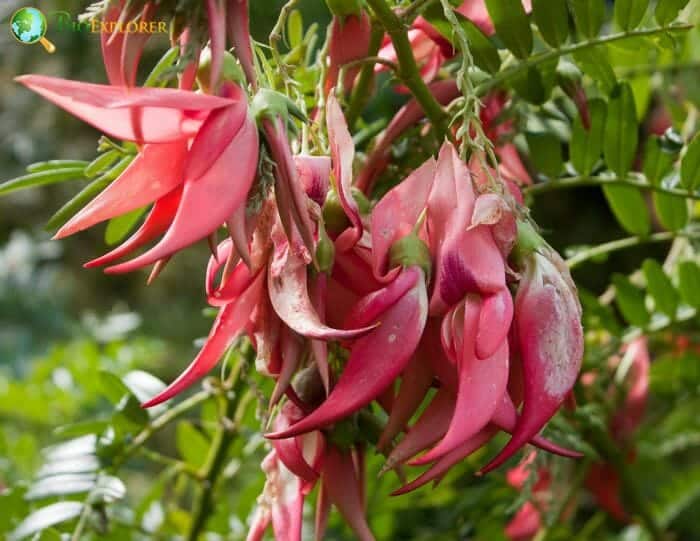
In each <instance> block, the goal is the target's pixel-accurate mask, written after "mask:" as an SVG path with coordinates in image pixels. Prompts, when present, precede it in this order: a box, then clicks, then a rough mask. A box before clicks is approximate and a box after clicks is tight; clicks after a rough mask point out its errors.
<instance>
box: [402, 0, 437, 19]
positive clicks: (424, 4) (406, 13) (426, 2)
mask: <svg viewBox="0 0 700 541" xmlns="http://www.w3.org/2000/svg"><path fill="white" fill-rule="evenodd" d="M436 1H437V0H416V1H415V2H413V4H411V5H410V6H408V7H407V8H406V9H404V10H403V11H402V12H401V18H402V19H403V20H404V21H405V22H407V23H411V22H412V21H413V19H415V18H416V17H417V16H418V15H420V14H421V12H422V11H423V10H425V9H427V8H428V6H430V4H432V3H433V2H436Z"/></svg>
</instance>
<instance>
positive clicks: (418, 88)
mask: <svg viewBox="0 0 700 541" xmlns="http://www.w3.org/2000/svg"><path fill="white" fill-rule="evenodd" d="M367 4H368V5H369V6H370V7H371V8H372V11H374V14H375V16H376V17H377V19H378V20H379V22H380V23H381V25H382V26H383V27H384V30H386V31H387V33H388V34H389V37H390V38H391V42H392V43H393V44H394V50H395V51H396V57H397V59H398V65H399V66H398V67H399V69H398V71H397V72H396V75H397V77H398V78H399V79H400V80H401V82H403V84H404V85H406V87H407V88H408V89H409V90H410V91H411V94H413V97H415V98H416V100H417V101H418V103H419V104H420V105H421V107H422V108H423V112H424V113H425V116H426V117H428V119H429V120H430V122H431V123H432V125H433V129H434V130H435V133H436V134H437V137H438V140H440V141H442V139H444V138H445V137H450V133H449V130H448V127H449V117H448V115H447V113H446V112H445V111H444V110H443V108H442V106H441V105H440V104H439V103H438V102H437V100H436V99H435V97H434V96H433V95H432V93H431V92H430V89H429V88H428V86H427V85H426V84H425V82H424V81H423V79H422V78H421V76H420V70H419V69H418V65H417V64H416V60H415V58H414V57H413V50H412V49H411V43H410V42H409V41H408V34H407V33H406V27H405V25H404V23H403V21H402V20H401V19H400V18H399V16H398V15H397V14H396V13H394V12H393V11H392V9H391V8H390V7H389V6H388V4H387V3H386V2H385V1H384V0H367ZM450 138H451V137H450Z"/></svg>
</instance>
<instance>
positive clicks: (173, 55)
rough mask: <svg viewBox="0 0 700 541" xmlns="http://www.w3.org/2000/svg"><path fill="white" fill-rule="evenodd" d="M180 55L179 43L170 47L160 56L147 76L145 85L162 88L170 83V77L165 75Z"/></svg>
mask: <svg viewBox="0 0 700 541" xmlns="http://www.w3.org/2000/svg"><path fill="white" fill-rule="evenodd" d="M179 55H180V47H178V46H177V45H176V46H175V47H171V48H170V49H168V50H167V51H166V52H165V54H164V55H163V56H161V57H160V60H158V63H157V64H156V65H155V66H153V69H152V70H151V73H149V74H148V77H146V81H145V82H144V83H143V86H147V87H158V88H162V87H164V86H166V85H167V84H168V78H167V77H163V75H164V74H165V73H166V72H167V71H169V70H170V68H172V67H173V66H174V65H175V62H177V59H178V56H179Z"/></svg>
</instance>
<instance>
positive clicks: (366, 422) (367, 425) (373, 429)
mask: <svg viewBox="0 0 700 541" xmlns="http://www.w3.org/2000/svg"><path fill="white" fill-rule="evenodd" d="M357 426H358V428H359V429H360V434H362V437H363V438H364V439H365V440H366V441H367V442H368V443H371V444H372V445H377V442H379V438H380V437H381V435H382V431H383V430H384V426H383V424H382V422H381V421H380V420H379V419H378V418H377V417H375V416H374V415H373V414H372V412H370V411H367V410H361V411H360V412H359V413H358V414H357Z"/></svg>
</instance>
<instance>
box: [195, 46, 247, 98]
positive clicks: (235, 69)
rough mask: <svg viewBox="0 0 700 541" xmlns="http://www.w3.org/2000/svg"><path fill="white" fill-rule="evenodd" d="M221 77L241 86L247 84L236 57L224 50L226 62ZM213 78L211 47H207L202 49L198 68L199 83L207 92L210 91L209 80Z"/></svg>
mask: <svg viewBox="0 0 700 541" xmlns="http://www.w3.org/2000/svg"><path fill="white" fill-rule="evenodd" d="M221 78H222V80H223V81H230V82H232V83H236V84H238V85H241V86H245V81H246V78H245V74H244V73H243V69H242V68H241V66H240V65H239V64H238V61H237V60H236V58H235V57H234V56H233V55H232V54H231V53H229V52H228V51H224V64H223V66H222V69H221ZM210 80H211V49H210V48H209V47H207V48H206V49H204V50H203V51H202V54H201V55H200V57H199V66H198V68H197V84H198V85H199V87H200V88H201V89H202V90H204V91H205V92H209V91H210V90H211V89H210V88H209V81H210Z"/></svg>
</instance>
